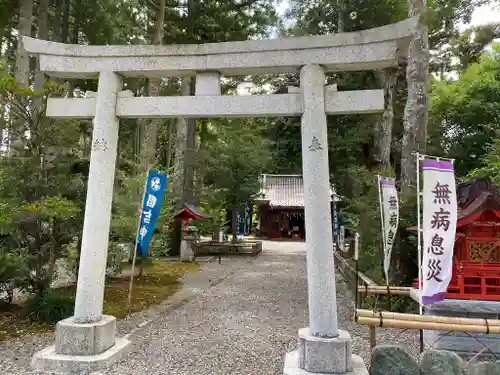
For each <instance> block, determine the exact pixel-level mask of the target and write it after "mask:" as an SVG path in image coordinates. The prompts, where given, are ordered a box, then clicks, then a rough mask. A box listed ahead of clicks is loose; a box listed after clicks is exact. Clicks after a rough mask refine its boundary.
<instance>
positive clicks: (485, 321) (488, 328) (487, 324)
mask: <svg viewBox="0 0 500 375" xmlns="http://www.w3.org/2000/svg"><path fill="white" fill-rule="evenodd" d="M484 323H485V324H486V334H489V333H490V324H489V323H488V319H486V318H484Z"/></svg>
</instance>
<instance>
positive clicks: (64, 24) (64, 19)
mask: <svg viewBox="0 0 500 375" xmlns="http://www.w3.org/2000/svg"><path fill="white" fill-rule="evenodd" d="M61 7H62V15H61V42H62V43H67V41H68V37H69V12H70V0H63V3H62V6H61Z"/></svg>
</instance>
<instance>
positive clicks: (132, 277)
mask: <svg viewBox="0 0 500 375" xmlns="http://www.w3.org/2000/svg"><path fill="white" fill-rule="evenodd" d="M149 171H150V168H149V167H148V169H147V170H146V182H144V191H143V192H142V199H141V203H140V209H139V215H138V216H139V218H138V220H137V231H136V233H135V244H134V256H133V257H132V272H131V273H130V284H129V288H128V298H127V311H128V313H129V314H130V309H131V307H132V288H133V286H134V273H135V261H136V259H137V245H138V244H139V242H138V240H137V238H138V237H139V230H140V227H141V219H142V210H143V209H144V197H145V196H146V190H147V188H148V176H149Z"/></svg>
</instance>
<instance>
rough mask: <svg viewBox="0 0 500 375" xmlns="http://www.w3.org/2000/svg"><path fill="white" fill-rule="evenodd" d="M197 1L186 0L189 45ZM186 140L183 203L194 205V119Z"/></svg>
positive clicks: (189, 122) (191, 90)
mask: <svg viewBox="0 0 500 375" xmlns="http://www.w3.org/2000/svg"><path fill="white" fill-rule="evenodd" d="M196 1H197V0H187V8H188V14H187V18H188V23H187V35H188V39H189V42H190V43H194V42H195V34H194V27H195V22H196V14H195V7H196ZM189 81H190V83H189V95H194V94H195V85H196V78H191V79H190V80H189ZM186 121H187V138H186V154H185V156H184V194H183V195H184V197H183V198H184V201H185V202H187V203H190V204H196V200H195V192H194V168H193V156H194V153H195V152H196V119H193V118H188V119H187V120H186Z"/></svg>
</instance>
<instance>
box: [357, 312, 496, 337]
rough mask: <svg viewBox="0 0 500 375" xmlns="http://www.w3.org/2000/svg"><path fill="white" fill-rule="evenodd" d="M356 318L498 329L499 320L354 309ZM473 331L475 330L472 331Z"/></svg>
mask: <svg viewBox="0 0 500 375" xmlns="http://www.w3.org/2000/svg"><path fill="white" fill-rule="evenodd" d="M356 314H357V316H358V319H360V318H370V319H375V320H377V321H378V322H379V323H380V321H382V322H385V321H386V320H394V321H405V322H419V323H432V324H447V325H461V326H479V327H483V328H488V327H489V328H490V330H491V329H492V328H493V327H497V328H498V329H499V330H500V320H495V319H473V318H458V317H452V316H434V315H418V314H402V313H393V312H389V311H371V310H362V309H358V310H356ZM474 332H475V331H474Z"/></svg>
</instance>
